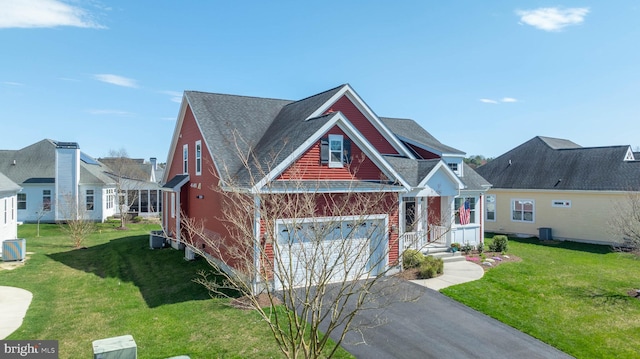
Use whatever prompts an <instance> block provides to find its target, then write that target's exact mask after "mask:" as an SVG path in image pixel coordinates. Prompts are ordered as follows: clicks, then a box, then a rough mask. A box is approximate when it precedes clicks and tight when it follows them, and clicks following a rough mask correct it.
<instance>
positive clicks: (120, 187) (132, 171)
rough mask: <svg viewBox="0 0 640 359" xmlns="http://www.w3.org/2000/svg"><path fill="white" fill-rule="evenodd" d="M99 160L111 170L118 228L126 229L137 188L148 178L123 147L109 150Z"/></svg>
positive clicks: (135, 201)
mask: <svg viewBox="0 0 640 359" xmlns="http://www.w3.org/2000/svg"><path fill="white" fill-rule="evenodd" d="M100 162H102V163H104V164H106V165H107V166H108V167H109V169H110V170H111V172H110V174H111V178H112V179H113V180H114V181H115V184H116V196H117V197H116V198H117V205H118V212H119V214H120V229H126V228H127V216H128V213H129V211H130V209H131V208H132V207H134V206H135V204H137V203H138V199H139V189H141V188H142V183H143V182H144V181H147V180H148V178H146V173H145V172H144V171H143V170H142V169H141V168H140V164H139V163H138V162H137V161H136V160H134V159H131V158H129V155H128V154H127V151H126V150H125V149H124V148H121V149H119V150H110V151H109V157H107V158H101V159H100Z"/></svg>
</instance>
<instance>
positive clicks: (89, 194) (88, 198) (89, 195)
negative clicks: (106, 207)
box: [85, 189, 94, 211]
mask: <svg viewBox="0 0 640 359" xmlns="http://www.w3.org/2000/svg"><path fill="white" fill-rule="evenodd" d="M93 201H94V197H93V190H92V189H88V190H87V196H86V201H85V203H86V206H87V211H93V203H94V202H93Z"/></svg>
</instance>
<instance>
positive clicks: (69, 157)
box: [54, 142, 80, 220]
mask: <svg viewBox="0 0 640 359" xmlns="http://www.w3.org/2000/svg"><path fill="white" fill-rule="evenodd" d="M79 185H80V146H78V143H76V142H57V143H56V177H55V199H56V201H55V204H54V205H55V215H56V217H55V218H56V220H66V219H76V218H77V216H78V213H77V211H78V204H79V197H80V196H79V193H78V192H79V188H78V187H79ZM66 217H74V218H66Z"/></svg>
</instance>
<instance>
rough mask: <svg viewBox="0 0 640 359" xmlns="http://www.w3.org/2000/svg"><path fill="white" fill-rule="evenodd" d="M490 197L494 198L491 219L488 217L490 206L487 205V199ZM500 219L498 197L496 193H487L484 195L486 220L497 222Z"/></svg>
mask: <svg viewBox="0 0 640 359" xmlns="http://www.w3.org/2000/svg"><path fill="white" fill-rule="evenodd" d="M489 197H492V198H493V219H489V218H488V217H487V213H488V212H489V209H488V208H489V206H488V205H487V203H488V201H487V199H488V198H489ZM497 219H498V203H497V198H496V195H495V194H487V195H485V196H484V220H485V221H488V222H495V221H496V220H497Z"/></svg>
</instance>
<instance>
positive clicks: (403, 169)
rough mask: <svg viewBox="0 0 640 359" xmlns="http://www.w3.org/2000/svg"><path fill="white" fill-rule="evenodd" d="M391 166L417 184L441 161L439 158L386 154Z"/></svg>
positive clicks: (385, 157) (411, 183) (403, 176)
mask: <svg viewBox="0 0 640 359" xmlns="http://www.w3.org/2000/svg"><path fill="white" fill-rule="evenodd" d="M384 159H385V160H387V162H389V164H390V165H391V167H393V169H395V170H396V172H398V174H400V176H401V177H402V178H404V180H405V181H407V182H408V183H409V184H410V185H411V186H413V187H415V186H417V185H418V184H419V183H420V182H421V181H422V180H423V179H424V178H425V177H426V176H427V175H428V174H429V172H431V170H433V168H434V167H435V166H436V165H437V164H438V163H439V162H440V160H439V159H437V160H414V159H410V158H402V157H394V156H384Z"/></svg>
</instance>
